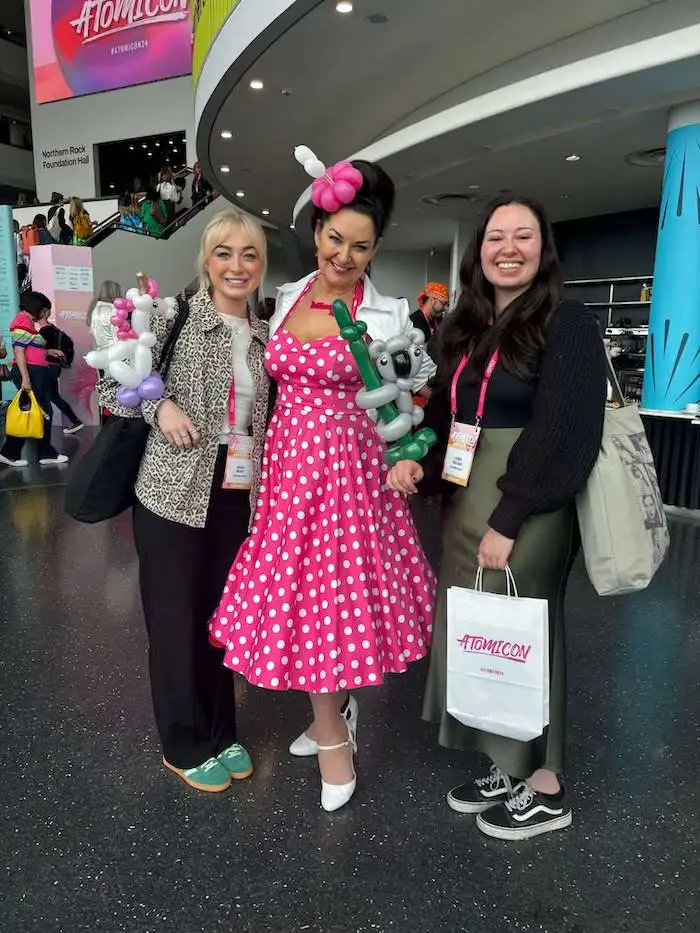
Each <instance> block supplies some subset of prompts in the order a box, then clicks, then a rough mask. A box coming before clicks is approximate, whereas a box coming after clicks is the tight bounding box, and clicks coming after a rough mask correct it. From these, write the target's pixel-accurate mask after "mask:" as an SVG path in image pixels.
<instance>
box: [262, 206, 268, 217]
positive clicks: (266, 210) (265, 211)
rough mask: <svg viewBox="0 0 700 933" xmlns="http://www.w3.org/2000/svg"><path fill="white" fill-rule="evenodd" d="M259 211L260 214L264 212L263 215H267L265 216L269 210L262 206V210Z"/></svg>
mask: <svg viewBox="0 0 700 933" xmlns="http://www.w3.org/2000/svg"><path fill="white" fill-rule="evenodd" d="M260 213H261V214H264V215H265V217H267V216H268V214H269V213H270V212H269V211H268V209H267V208H264V209H263V210H262V211H261V212H260Z"/></svg>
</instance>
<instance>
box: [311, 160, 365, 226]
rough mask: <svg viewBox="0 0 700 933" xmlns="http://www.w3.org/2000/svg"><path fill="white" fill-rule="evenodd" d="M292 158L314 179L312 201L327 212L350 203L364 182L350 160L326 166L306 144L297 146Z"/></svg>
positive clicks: (332, 211) (331, 212)
mask: <svg viewBox="0 0 700 933" xmlns="http://www.w3.org/2000/svg"><path fill="white" fill-rule="evenodd" d="M294 158H295V159H296V160H297V162H299V163H301V165H303V166H304V171H305V172H306V173H307V175H311V177H312V178H313V179H314V181H313V183H312V185H311V200H312V202H313V203H314V204H315V205H316V207H320V208H321V210H324V211H327V212H328V213H329V214H333V213H334V212H335V211H338V210H340V208H341V207H343V206H344V205H345V204H350V202H351V201H353V200H354V199H355V197H356V196H357V192H358V191H359V190H360V188H361V187H362V185H363V184H364V178H363V176H362V172H360V171H359V170H358V169H356V168H355V166H354V165H351V164H350V162H336V164H335V165H332V166H331V167H330V168H326V166H325V165H324V164H323V162H321V160H320V159H318V158H317V157H316V154H315V153H314V152H312V151H311V149H309V147H308V146H297V147H296V149H295V150H294Z"/></svg>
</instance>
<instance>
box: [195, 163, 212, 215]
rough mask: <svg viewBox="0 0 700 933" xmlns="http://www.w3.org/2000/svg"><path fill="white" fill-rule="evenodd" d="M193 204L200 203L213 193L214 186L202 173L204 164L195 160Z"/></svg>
mask: <svg viewBox="0 0 700 933" xmlns="http://www.w3.org/2000/svg"><path fill="white" fill-rule="evenodd" d="M192 173H193V174H192V204H193V205H194V204H198V203H199V202H200V201H204V200H205V199H206V198H209V197H211V195H212V194H213V189H212V186H211V185H210V184H209V182H208V181H207V180H206V178H205V177H204V175H203V174H202V166H201V165H200V164H199V162H195V163H194V165H193V166H192Z"/></svg>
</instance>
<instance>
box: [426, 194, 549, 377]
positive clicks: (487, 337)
mask: <svg viewBox="0 0 700 933" xmlns="http://www.w3.org/2000/svg"><path fill="white" fill-rule="evenodd" d="M509 204H520V205H522V206H523V207H526V208H528V210H530V211H532V213H533V214H534V215H535V217H536V218H537V223H538V224H539V228H540V234H541V237H542V253H541V256H540V265H539V269H538V270H537V273H536V275H535V278H534V279H533V280H532V282H531V284H530V286H529V288H528V289H527V291H525V292H523V294H522V295H519V296H518V297H517V298H514V299H513V301H511V302H510V304H509V305H508V306H507V307H506V308H504V310H503V311H502V312H501V313H500V314H499V315H496V314H495V306H494V298H495V295H494V289H493V285H491V283H490V282H489V281H488V279H487V278H486V276H485V275H484V270H483V269H482V267H481V246H482V243H483V242H484V236H485V234H486V227H487V226H488V223H489V220H490V219H491V216H492V215H493V213H494V212H495V211H496V210H498V208H499V207H506V206H507V205H509ZM459 281H460V286H461V290H460V294H459V298H458V299H457V305H456V307H455V310H454V311H453V312H452V313H451V314H449V315H447V318H446V320H445V323H444V324H443V325H442V329H441V330H440V332H439V336H438V345H439V353H440V357H439V358H440V372H439V376H438V380H437V383H438V385H439V386H444V385H446V384H447V383H448V382H449V380H450V379H451V378H452V375H453V373H454V372H455V370H456V369H457V366H458V365H459V362H460V360H461V359H462V357H463V356H464V355H465V354H466V353H469V352H471V353H472V364H473V365H472V367H470V369H471V378H472V379H475V380H476V379H481V377H482V374H483V372H484V369H485V368H486V364H487V362H488V360H489V359H490V357H491V356H492V354H493V353H494V351H495V350H496V349H497V348H498V349H499V350H500V359H501V362H502V364H503V367H504V368H505V369H506V370H508V372H510V373H513V374H514V375H515V376H517V377H518V378H520V379H532V378H534V377H535V375H536V370H537V365H538V358H539V355H540V353H541V352H542V350H543V349H544V347H545V345H546V342H547V333H548V330H549V324H550V321H551V318H552V313H553V312H554V309H555V308H556V306H557V304H558V303H559V301H560V300H561V295H562V288H563V286H562V276H561V268H560V265H559V256H558V254H557V248H556V245H555V243H554V233H553V231H552V225H551V224H550V222H549V218H548V217H547V215H546V213H545V210H544V208H543V207H542V205H541V204H540V203H539V202H538V201H535V200H534V199H533V198H528V197H523V196H520V195H515V194H503V195H500V196H499V197H497V198H494V199H493V200H492V201H491V202H490V203H489V204H487V205H486V207H485V208H484V211H483V213H482V214H481V217H480V218H479V222H478V224H477V227H476V230H475V231H474V233H473V234H472V238H471V240H470V242H469V245H468V246H467V249H466V251H465V253H464V256H463V257H462V262H461V265H460V268H459Z"/></svg>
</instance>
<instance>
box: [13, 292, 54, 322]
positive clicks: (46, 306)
mask: <svg viewBox="0 0 700 933" xmlns="http://www.w3.org/2000/svg"><path fill="white" fill-rule="evenodd" d="M19 306H20V308H21V309H22V310H23V311H26V312H27V313H28V314H31V316H32V318H33V319H34V320H35V321H38V320H39V318H41V317H43V314H44V312H45V311H50V310H51V302H50V301H49V299H48V298H47V297H46V295H44V294H43V292H24V293H23V294H21V295H20V296H19Z"/></svg>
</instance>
